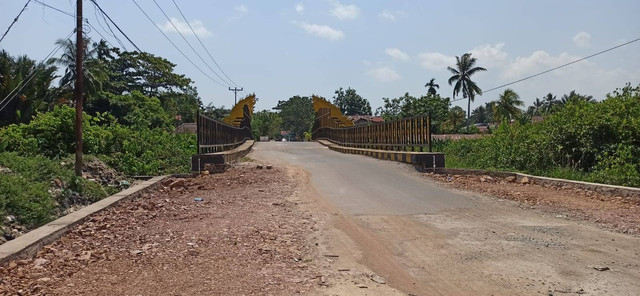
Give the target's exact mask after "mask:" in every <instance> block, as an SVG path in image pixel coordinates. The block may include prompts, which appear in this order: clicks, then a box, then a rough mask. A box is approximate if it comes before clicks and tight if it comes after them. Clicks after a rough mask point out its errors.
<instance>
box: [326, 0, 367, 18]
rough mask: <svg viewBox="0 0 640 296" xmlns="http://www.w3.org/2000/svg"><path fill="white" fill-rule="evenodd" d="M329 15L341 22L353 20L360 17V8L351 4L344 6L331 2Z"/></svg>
mask: <svg viewBox="0 0 640 296" xmlns="http://www.w3.org/2000/svg"><path fill="white" fill-rule="evenodd" d="M331 14H332V15H333V16H335V17H337V18H338V19H341V20H353V19H356V18H358V16H359V15H360V8H358V6H355V5H353V4H349V5H344V4H342V3H340V2H338V1H335V2H333V9H332V10H331Z"/></svg>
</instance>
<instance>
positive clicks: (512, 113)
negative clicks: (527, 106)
mask: <svg viewBox="0 0 640 296" xmlns="http://www.w3.org/2000/svg"><path fill="white" fill-rule="evenodd" d="M518 106H524V102H522V100H520V96H519V95H518V94H517V93H516V92H515V91H513V90H512V89H510V88H507V89H505V90H504V92H503V93H502V94H500V97H499V98H498V101H496V102H495V105H494V107H493V118H494V120H495V121H496V122H503V120H506V121H507V122H509V121H510V120H511V119H516V118H518V117H519V116H520V115H521V114H522V110H520V109H519V108H518Z"/></svg>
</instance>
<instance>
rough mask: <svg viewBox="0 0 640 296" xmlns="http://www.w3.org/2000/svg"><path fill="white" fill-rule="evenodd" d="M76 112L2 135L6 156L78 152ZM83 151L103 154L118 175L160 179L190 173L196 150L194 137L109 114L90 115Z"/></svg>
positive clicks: (43, 117)
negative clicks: (9, 153) (121, 120)
mask: <svg viewBox="0 0 640 296" xmlns="http://www.w3.org/2000/svg"><path fill="white" fill-rule="evenodd" d="M74 118H75V110H74V109H73V108H70V107H56V108H54V110H53V111H51V112H49V113H42V114H38V115H37V116H36V117H35V118H34V119H33V120H32V121H31V122H30V123H29V124H21V125H10V126H8V127H6V128H4V129H2V130H0V139H2V143H6V144H2V145H6V147H5V150H6V151H14V152H17V153H18V155H23V156H36V155H44V156H46V157H48V158H53V159H61V158H63V157H66V156H67V155H69V154H72V153H74V151H75V136H74V129H73V120H74ZM83 141H84V145H83V151H84V153H86V154H93V155H98V156H99V157H100V158H102V159H104V160H105V161H106V162H107V163H108V164H109V165H111V166H113V167H114V168H115V169H117V170H118V171H121V172H123V173H125V174H129V175H159V174H170V173H184V172H188V171H189V169H190V167H189V163H190V157H191V155H192V154H194V153H195V150H196V137H195V135H192V134H173V133H172V132H170V131H168V130H167V129H164V128H155V129H149V128H147V127H143V126H142V125H137V126H135V127H128V126H124V125H121V124H119V123H117V122H116V121H115V119H114V118H113V117H112V116H110V115H107V114H97V115H96V116H89V115H86V114H85V115H84V118H83Z"/></svg>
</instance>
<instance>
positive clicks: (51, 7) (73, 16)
mask: <svg viewBox="0 0 640 296" xmlns="http://www.w3.org/2000/svg"><path fill="white" fill-rule="evenodd" d="M33 2H36V3H38V4H40V5H42V6H44V7H47V8H50V9H53V10H55V11H57V12H60V13H62V14H65V15H67V16H69V17H72V18H74V19H75V18H76V16H75V15H73V14H72V13H70V12H67V11H64V10H62V9H59V8H56V7H54V6H51V5H49V4H47V3H44V2H41V1H39V0H33ZM103 17H104V16H103ZM96 18H97V16H96ZM84 21H85V22H86V23H87V25H88V26H89V27H91V28H92V29H93V30H94V31H96V33H98V35H100V37H101V38H102V39H103V40H105V41H106V42H107V43H109V46H111V47H114V46H113V44H111V42H109V40H107V38H105V37H104V35H102V33H100V31H99V30H98V29H97V28H96V27H95V26H93V25H92V24H91V23H90V22H89V19H87V18H85V19H84ZM99 22H100V20H98V23H99ZM100 26H101V27H102V25H100ZM102 29H103V30H104V27H103V28H102ZM105 31H106V30H105ZM111 33H113V31H111ZM113 37H114V38H115V39H116V40H117V41H118V43H120V45H121V46H122V47H123V48H124V45H123V44H122V43H121V42H120V40H119V39H118V37H116V36H115V35H113ZM125 50H126V48H125Z"/></svg>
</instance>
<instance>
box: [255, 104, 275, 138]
mask: <svg viewBox="0 0 640 296" xmlns="http://www.w3.org/2000/svg"><path fill="white" fill-rule="evenodd" d="M281 130H282V117H280V115H279V114H278V113H276V112H273V111H269V110H263V111H260V112H255V113H253V117H252V118H251V132H252V133H253V138H254V139H256V140H259V139H260V137H261V136H267V137H269V138H271V139H278V138H279V137H280V131H281Z"/></svg>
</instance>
